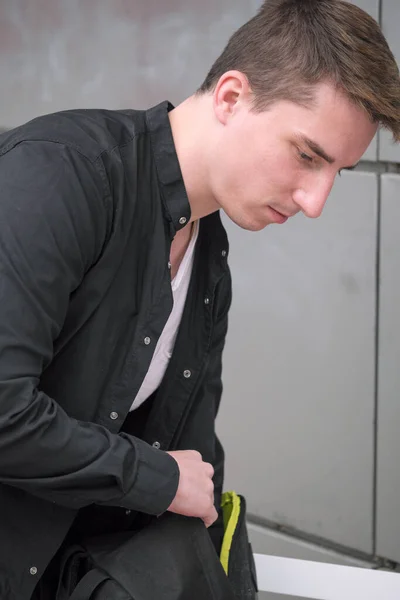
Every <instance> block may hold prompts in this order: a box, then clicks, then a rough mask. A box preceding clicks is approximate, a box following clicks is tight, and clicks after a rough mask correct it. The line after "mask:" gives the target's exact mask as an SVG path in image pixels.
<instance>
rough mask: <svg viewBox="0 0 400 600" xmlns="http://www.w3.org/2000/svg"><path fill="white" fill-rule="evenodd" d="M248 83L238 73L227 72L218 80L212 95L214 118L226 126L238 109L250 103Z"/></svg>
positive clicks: (244, 77)
mask: <svg viewBox="0 0 400 600" xmlns="http://www.w3.org/2000/svg"><path fill="white" fill-rule="evenodd" d="M250 96H251V89H250V84H249V81H248V79H247V77H246V75H244V73H241V72H240V71H227V72H226V73H224V74H223V75H221V77H220V78H219V81H218V83H217V85H216V87H215V90H214V93H213V106H214V112H215V116H216V117H217V119H218V121H219V122H220V123H221V124H222V125H226V124H227V123H228V121H229V119H231V118H232V117H233V116H234V115H235V114H237V112H238V111H239V110H240V108H241V107H242V106H243V105H245V104H248V103H249V101H250Z"/></svg>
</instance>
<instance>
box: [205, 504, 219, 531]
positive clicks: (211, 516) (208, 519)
mask: <svg viewBox="0 0 400 600" xmlns="http://www.w3.org/2000/svg"><path fill="white" fill-rule="evenodd" d="M217 519H218V513H217V511H216V510H215V508H214V507H213V510H212V511H211V512H210V514H208V515H207V516H206V517H204V518H203V521H204V525H205V526H206V527H207V528H208V527H210V526H211V525H212V524H213V523H215V521H216V520H217Z"/></svg>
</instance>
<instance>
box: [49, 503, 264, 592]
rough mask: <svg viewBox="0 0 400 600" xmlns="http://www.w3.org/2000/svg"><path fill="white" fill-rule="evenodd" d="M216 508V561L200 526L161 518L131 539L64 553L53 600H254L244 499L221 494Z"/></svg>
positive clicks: (120, 537) (96, 541) (128, 535)
mask: <svg viewBox="0 0 400 600" xmlns="http://www.w3.org/2000/svg"><path fill="white" fill-rule="evenodd" d="M222 509H223V514H224V526H225V534H224V540H223V544H222V550H221V559H220V558H219V557H218V555H217V553H216V551H215V548H214V546H213V543H212V541H211V538H210V536H209V534H208V532H207V529H206V528H205V527H204V524H203V522H202V521H201V520H200V519H194V518H188V517H182V516H180V515H174V514H171V513H165V514H164V515H163V516H162V517H160V518H159V519H154V520H153V521H152V522H151V523H150V524H149V525H147V526H146V527H144V528H143V529H142V530H140V531H138V532H136V533H135V534H134V535H132V532H122V533H116V534H112V535H106V536H98V537H94V538H90V539H87V540H83V542H82V544H81V545H75V546H71V547H69V548H68V550H67V551H66V552H65V554H64V556H63V561H62V569H61V574H60V581H59V586H58V592H57V595H56V599H55V600H110V598H112V599H113V600H154V599H156V598H157V599H158V598H159V599H160V600H161V599H162V600H208V599H210V600H255V599H256V598H257V592H256V587H257V586H256V579H255V569H254V563H253V556H252V552H251V547H250V544H249V542H248V538H247V531H246V522H245V510H246V504H245V500H244V498H243V497H241V496H237V495H236V494H234V493H233V492H229V493H226V494H224V496H223V502H222Z"/></svg>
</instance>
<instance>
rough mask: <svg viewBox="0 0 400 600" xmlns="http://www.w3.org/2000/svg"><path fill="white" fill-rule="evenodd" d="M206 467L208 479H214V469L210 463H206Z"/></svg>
mask: <svg viewBox="0 0 400 600" xmlns="http://www.w3.org/2000/svg"><path fill="white" fill-rule="evenodd" d="M204 465H205V467H206V474H207V477H210V479H212V478H213V477H214V467H213V466H212V465H210V463H204Z"/></svg>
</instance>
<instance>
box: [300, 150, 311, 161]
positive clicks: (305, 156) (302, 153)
mask: <svg viewBox="0 0 400 600" xmlns="http://www.w3.org/2000/svg"><path fill="white" fill-rule="evenodd" d="M299 156H300V158H301V160H304V161H306V162H308V163H310V164H311V163H312V162H313V158H312V156H309V155H308V154H306V153H305V152H301V151H299Z"/></svg>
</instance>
